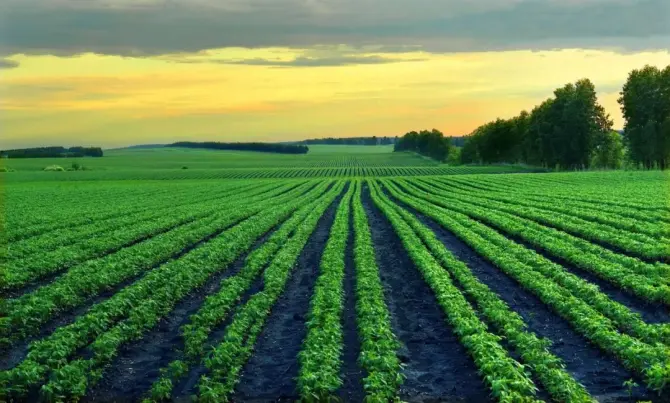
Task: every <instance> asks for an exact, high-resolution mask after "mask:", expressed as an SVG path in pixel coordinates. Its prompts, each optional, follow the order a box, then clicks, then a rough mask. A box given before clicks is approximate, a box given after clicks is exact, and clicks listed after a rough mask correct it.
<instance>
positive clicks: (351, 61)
mask: <svg viewBox="0 0 670 403" xmlns="http://www.w3.org/2000/svg"><path fill="white" fill-rule="evenodd" d="M168 60H171V61H174V62H177V63H193V64H195V63H215V64H241V65H247V66H270V67H332V66H353V65H361V64H386V63H399V62H415V61H422V60H425V59H421V58H413V59H392V58H388V57H381V56H331V57H305V56H299V57H296V58H295V59H293V60H272V59H264V58H253V59H245V60H225V59H223V60H222V59H207V58H205V59H202V58H200V59H189V58H183V59H168Z"/></svg>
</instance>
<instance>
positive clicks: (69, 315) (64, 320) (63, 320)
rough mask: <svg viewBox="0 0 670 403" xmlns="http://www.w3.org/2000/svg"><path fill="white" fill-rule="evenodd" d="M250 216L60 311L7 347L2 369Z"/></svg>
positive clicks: (0, 362) (3, 353)
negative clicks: (30, 334)
mask: <svg viewBox="0 0 670 403" xmlns="http://www.w3.org/2000/svg"><path fill="white" fill-rule="evenodd" d="M248 218H251V217H247V218H245V219H242V220H237V221H236V222H234V223H233V224H230V225H227V226H226V227H225V228H221V229H219V230H217V231H215V232H214V233H211V234H209V235H207V236H205V237H204V238H202V239H200V240H199V241H197V242H195V243H193V244H191V245H189V246H187V247H185V248H183V249H182V250H180V251H178V252H177V253H175V254H174V255H171V256H170V257H169V258H168V259H163V260H161V261H160V262H159V263H157V264H155V265H152V266H151V267H148V268H146V270H144V271H143V272H142V273H141V274H139V275H138V276H134V277H132V278H130V279H127V280H125V281H123V282H122V283H120V284H117V285H116V286H113V287H111V288H110V289H109V290H107V291H104V292H101V293H100V294H98V295H97V296H95V297H93V298H91V299H90V300H89V301H87V302H86V303H85V304H84V305H82V306H79V307H77V308H75V309H72V310H70V311H65V312H60V313H57V314H55V315H54V318H53V319H52V320H50V321H49V322H47V323H45V324H44V325H43V326H42V327H41V329H40V332H39V333H38V334H37V335H36V336H33V337H30V338H28V339H25V340H21V341H19V342H16V343H14V344H13V345H12V346H11V347H10V348H9V349H7V350H5V351H2V353H1V356H0V358H1V360H0V370H4V369H8V368H12V367H14V366H16V365H17V364H18V363H19V362H21V361H22V360H23V359H24V358H25V357H26V354H28V347H29V345H30V343H31V342H33V341H35V340H40V339H42V338H45V337H47V336H49V335H50V334H52V333H53V332H54V331H55V330H56V329H58V328H59V327H63V326H67V325H69V324H71V323H73V322H74V321H75V320H76V319H77V318H78V317H79V316H82V315H85V314H86V313H87V312H88V310H89V309H90V308H91V307H92V306H94V305H96V304H98V303H100V302H103V301H104V300H106V299H108V298H110V297H111V296H113V295H114V294H116V293H117V292H119V291H120V290H122V289H123V288H125V287H127V286H129V285H131V284H133V283H135V282H136V281H138V280H140V279H141V278H142V277H144V276H145V275H147V274H148V273H150V272H151V271H152V270H155V269H157V268H158V267H160V266H161V265H163V264H164V263H166V262H168V261H170V260H176V259H179V258H181V257H182V256H184V255H186V254H187V253H189V252H190V251H192V250H193V249H195V248H197V247H199V246H201V245H203V244H204V243H206V242H208V241H210V240H212V239H214V238H215V237H217V236H219V235H220V234H221V233H223V232H224V231H226V230H228V229H230V228H232V227H234V226H236V225H238V224H239V223H240V222H242V221H244V220H246V219H248Z"/></svg>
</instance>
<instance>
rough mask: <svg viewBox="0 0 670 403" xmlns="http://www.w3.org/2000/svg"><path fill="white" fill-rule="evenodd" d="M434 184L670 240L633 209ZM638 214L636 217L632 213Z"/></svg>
mask: <svg viewBox="0 0 670 403" xmlns="http://www.w3.org/2000/svg"><path fill="white" fill-rule="evenodd" d="M426 182H428V183H431V184H432V185H433V186H435V187H436V188H440V189H441V190H445V191H449V192H452V193H456V194H467V195H472V196H476V197H477V198H479V199H483V200H493V201H497V202H502V203H506V204H510V205H512V206H516V205H518V206H523V207H531V208H533V209H541V210H543V211H547V212H556V213H559V214H563V215H567V216H574V217H577V218H581V219H584V220H586V221H592V222H596V223H599V224H603V225H606V226H608V227H611V228H613V229H615V230H616V229H620V230H624V231H628V232H632V233H635V234H643V235H646V236H647V237H668V236H670V227H668V226H667V225H664V224H660V223H658V222H653V221H651V220H650V219H649V217H648V216H645V217H644V219H637V218H635V217H630V214H631V213H628V212H629V211H630V209H628V210H627V211H625V212H624V214H620V213H613V212H610V211H607V210H604V209H598V210H594V208H593V206H590V207H583V206H580V205H579V204H577V203H571V202H566V203H561V204H557V203H556V200H555V199H542V198H537V197H535V198H533V197H526V196H525V195H514V196H510V195H509V194H504V193H497V192H491V191H479V190H473V189H472V187H468V186H465V185H461V184H459V183H458V182H454V181H450V180H444V179H441V180H440V179H437V180H435V181H426ZM633 214H635V213H633Z"/></svg>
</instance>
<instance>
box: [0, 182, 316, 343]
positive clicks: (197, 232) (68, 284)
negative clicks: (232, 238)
mask: <svg viewBox="0 0 670 403" xmlns="http://www.w3.org/2000/svg"><path fill="white" fill-rule="evenodd" d="M322 186H323V185H322ZM318 190H319V188H317V189H315V191H318ZM263 202H264V201H261V202H260V203H261V206H262V203H263ZM245 206H246V207H253V205H252V204H251V203H250V201H249V200H245V199H244V198H242V199H239V200H238V201H237V202H235V203H230V204H229V205H228V206H227V208H226V209H225V210H221V211H219V212H216V213H214V214H213V216H211V217H208V218H207V219H200V220H198V221H195V222H192V223H189V224H187V225H184V226H182V227H179V228H177V229H174V230H172V231H169V232H167V233H164V234H160V235H157V236H156V237H153V238H151V239H149V240H147V241H144V242H142V243H138V244H136V245H133V246H131V247H128V248H124V249H121V250H120V251H119V252H117V253H114V254H111V255H107V256H104V257H102V258H99V259H94V260H89V261H86V262H85V263H83V264H81V265H78V266H75V267H73V268H71V269H70V270H68V271H67V272H66V273H65V274H64V275H62V276H61V277H59V278H57V279H56V280H55V281H53V282H51V283H49V284H47V285H45V286H43V287H41V288H39V289H37V290H36V291H34V292H32V293H29V294H25V295H22V296H21V297H19V298H16V299H10V300H6V301H4V306H3V308H2V313H3V318H2V319H1V320H0V338H6V339H7V340H5V342H8V341H10V340H16V339H17V338H21V337H25V336H27V335H29V334H31V333H32V332H34V331H36V330H38V329H39V327H40V326H41V325H43V324H44V323H46V322H47V321H48V320H52V319H53V318H55V317H57V316H59V314H60V313H62V312H65V311H68V310H70V309H73V308H76V307H78V306H80V305H82V304H84V303H85V302H86V301H87V300H88V299H90V298H92V297H94V296H96V295H98V294H99V293H100V292H103V291H106V290H110V289H113V288H114V287H116V286H117V285H119V284H121V283H123V282H124V281H127V280H129V279H132V278H134V277H136V276H138V275H140V274H141V273H143V272H145V271H147V270H151V269H152V268H154V267H158V266H160V265H161V264H163V263H165V262H167V261H168V260H170V259H173V258H174V257H175V256H178V255H183V254H184V253H185V252H187V251H188V250H189V249H190V248H192V247H193V246H194V245H197V244H198V243H199V242H203V241H205V240H207V239H208V238H211V237H213V236H216V235H217V234H218V233H220V232H221V231H223V230H224V229H226V228H227V227H229V226H231V225H232V224H234V223H236V222H238V221H240V220H242V219H245V218H248V217H249V215H250V214H254V213H256V212H257V211H259V209H260V208H261V206H259V207H258V208H256V209H253V208H247V209H243V207H245Z"/></svg>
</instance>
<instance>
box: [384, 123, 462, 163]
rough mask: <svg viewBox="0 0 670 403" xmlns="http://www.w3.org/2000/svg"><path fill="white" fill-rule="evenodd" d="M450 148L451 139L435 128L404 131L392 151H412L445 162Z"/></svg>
mask: <svg viewBox="0 0 670 403" xmlns="http://www.w3.org/2000/svg"><path fill="white" fill-rule="evenodd" d="M450 149H451V139H450V138H449V137H445V136H444V134H443V133H442V132H441V131H439V130H437V129H433V130H430V131H428V130H421V131H419V132H417V131H411V132H408V133H405V134H404V135H403V136H402V137H401V138H400V139H399V140H398V141H397V142H396V143H395V147H394V149H393V151H414V152H416V153H419V154H421V155H424V156H426V157H430V158H433V159H435V160H437V161H440V162H446V161H447V158H448V156H449V150H450Z"/></svg>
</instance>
